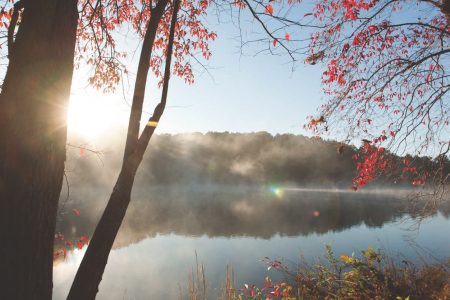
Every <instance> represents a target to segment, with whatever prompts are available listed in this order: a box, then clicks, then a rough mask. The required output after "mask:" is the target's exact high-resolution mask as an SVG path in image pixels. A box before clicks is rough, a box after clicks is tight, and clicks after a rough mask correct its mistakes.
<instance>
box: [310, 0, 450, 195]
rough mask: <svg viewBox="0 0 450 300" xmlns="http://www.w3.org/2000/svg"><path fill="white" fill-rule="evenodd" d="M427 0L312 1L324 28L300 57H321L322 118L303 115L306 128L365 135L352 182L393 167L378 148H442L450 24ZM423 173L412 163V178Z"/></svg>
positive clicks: (418, 179) (435, 151)
mask: <svg viewBox="0 0 450 300" xmlns="http://www.w3.org/2000/svg"><path fill="white" fill-rule="evenodd" d="M433 3H434V2H430V1H420V0H415V1H408V2H406V1H395V0H394V1H387V0H332V1H316V5H315V7H314V10H313V15H314V17H315V18H316V25H321V26H322V28H323V29H322V30H319V31H315V32H314V33H313V34H312V37H311V42H310V54H309V55H310V56H309V58H308V59H307V60H306V62H307V63H311V64H314V63H315V62H316V61H317V60H321V61H323V62H324V63H325V68H326V70H325V71H324V73H323V84H324V89H325V93H326V95H328V96H329V101H328V102H327V103H326V104H325V105H323V106H322V107H321V110H320V116H321V117H320V118H321V119H322V120H323V122H318V120H319V119H318V118H313V117H310V121H309V124H308V125H307V127H308V128H309V129H311V130H313V131H314V133H315V134H323V133H326V132H328V131H329V130H331V131H333V132H336V131H339V130H341V132H343V134H344V139H345V140H347V141H351V140H352V139H360V138H364V139H367V140H369V141H370V145H369V144H368V143H365V145H364V149H363V153H361V155H360V156H359V157H358V159H357V171H358V174H357V176H356V178H355V182H354V184H355V188H357V187H362V186H364V185H365V184H366V183H367V182H369V181H371V180H373V179H374V178H375V177H376V176H378V175H380V174H383V173H387V172H390V171H391V172H392V171H393V170H392V168H393V167H394V164H392V162H390V161H389V159H387V156H386V155H385V149H387V150H389V151H390V152H392V153H393V154H404V153H405V152H406V153H409V154H412V155H418V154H427V155H432V156H436V155H439V154H441V153H444V152H445V151H447V149H448V147H449V141H448V137H446V136H445V134H443V133H444V132H445V131H446V130H448V123H449V112H450V109H449V107H448V94H447V92H448V91H449V86H450V80H449V78H450V75H449V74H447V73H446V71H447V69H448V66H449V64H448V61H449V59H450V50H449V46H450V30H449V29H450V26H449V19H448V17H447V15H446V13H444V11H442V10H441V7H440V6H438V5H435V4H433ZM418 8H421V9H424V10H425V9H426V10H427V11H428V12H429V13H427V15H426V16H424V15H423V14H419V13H418V11H419V10H418ZM342 129H343V130H342ZM405 167H407V166H406V165H405ZM395 168H398V165H397V164H395ZM408 171H409V172H411V171H412V170H411V169H409V170H408ZM399 175H401V174H399ZM427 175H428V174H425V173H424V172H419V171H418V170H414V178H415V179H413V180H412V181H411V183H412V185H414V186H420V185H423V184H424V183H425V179H426V176H427Z"/></svg>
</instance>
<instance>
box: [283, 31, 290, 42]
mask: <svg viewBox="0 0 450 300" xmlns="http://www.w3.org/2000/svg"><path fill="white" fill-rule="evenodd" d="M284 37H285V38H286V41H290V40H291V36H290V35H289V33H287V32H286V34H285V35H284Z"/></svg>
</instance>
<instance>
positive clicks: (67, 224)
mask: <svg viewBox="0 0 450 300" xmlns="http://www.w3.org/2000/svg"><path fill="white" fill-rule="evenodd" d="M88 199H89V198H88ZM70 204H71V205H77V207H78V208H79V209H80V211H81V212H82V213H81V215H80V216H79V217H76V216H72V215H70V214H68V215H66V216H65V217H64V218H62V222H60V224H59V226H58V227H59V228H60V230H61V231H62V232H64V233H65V234H66V235H71V234H73V235H74V236H76V235H77V234H78V235H80V234H87V235H89V234H90V233H91V231H92V228H94V224H95V222H96V221H97V218H98V217H99V213H100V211H101V208H99V205H98V204H96V203H95V202H92V201H85V202H81V203H79V205H78V204H77V203H73V204H72V203H70ZM406 205H407V203H406V201H404V200H401V198H395V197H392V196H386V195H381V194H380V195H370V194H361V193H325V192H322V193H312V192H289V191H286V192H285V193H284V195H283V197H281V198H278V197H276V196H275V195H273V194H272V193H270V192H269V191H267V190H265V189H256V188H253V189H252V188H242V189H239V188H236V187H228V188H227V187H221V188H211V187H210V188H201V187H197V188H193V187H190V188H188V187H186V188H175V187H170V186H169V187H160V188H152V189H147V190H138V191H136V192H135V193H134V200H133V201H132V202H131V206H130V208H129V210H128V212H127V215H126V217H125V221H124V223H123V225H122V228H121V230H120V232H119V235H118V237H117V239H116V247H121V246H125V245H128V244H130V243H133V242H137V241H139V240H142V239H144V238H146V237H148V236H155V235H156V234H158V233H159V234H168V233H175V234H178V235H187V236H200V235H207V236H211V237H217V236H225V237H232V236H249V237H259V238H270V237H272V236H274V235H276V234H279V235H281V236H298V235H308V234H312V233H316V234H323V233H326V232H330V231H342V230H345V229H348V228H350V227H353V226H357V225H360V224H365V225H367V226H369V227H381V226H382V225H383V224H385V223H386V222H391V221H394V220H396V219H398V218H400V217H401V216H404V215H405V214H406V213H405V209H406ZM100 206H101V205H100ZM68 209H69V211H70V206H69V207H68ZM442 213H443V215H444V216H446V217H449V215H450V209H448V207H447V208H443V210H442ZM73 229H76V230H75V231H74V230H73Z"/></svg>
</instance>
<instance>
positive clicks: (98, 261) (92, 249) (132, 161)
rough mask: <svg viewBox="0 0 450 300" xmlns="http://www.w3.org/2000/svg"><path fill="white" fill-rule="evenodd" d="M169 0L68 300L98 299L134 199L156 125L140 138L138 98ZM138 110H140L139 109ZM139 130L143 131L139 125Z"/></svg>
mask: <svg viewBox="0 0 450 300" xmlns="http://www.w3.org/2000/svg"><path fill="white" fill-rule="evenodd" d="M167 2H168V1H167V0H160V1H159V2H158V4H157V5H156V7H155V8H154V9H153V10H152V17H151V18H152V19H153V23H152V20H150V22H149V25H148V28H147V32H146V35H145V38H144V43H143V48H142V51H141V59H140V63H139V67H138V70H141V72H139V71H138V75H137V79H136V85H135V91H134V97H133V104H132V111H131V114H130V124H129V128H128V136H127V143H126V146H125V155H124V160H123V164H122V170H121V172H120V174H119V177H118V179H117V182H116V185H115V186H114V189H113V192H112V194H111V196H110V199H109V201H108V204H107V206H106V209H105V211H104V212H103V215H102V217H101V219H100V221H99V223H98V225H97V227H96V229H95V231H94V235H93V236H92V239H91V242H90V243H89V246H88V249H87V251H86V254H85V255H84V257H83V260H82V262H81V265H80V267H79V269H78V271H77V274H76V276H75V280H74V282H73V284H72V287H71V289H70V292H69V295H68V297H67V299H68V300H77V299H86V300H90V299H95V296H96V295H97V292H98V286H99V284H100V282H101V280H102V276H103V272H104V270H105V267H106V264H107V262H108V256H109V253H110V251H111V249H112V246H113V243H114V240H115V238H116V235H117V233H118V231H119V228H120V225H121V224H122V221H123V218H124V217H125V213H126V211H127V208H128V205H129V203H130V200H131V198H130V196H131V191H132V188H133V183H134V178H135V176H136V171H137V169H138V167H139V165H140V163H141V161H142V158H143V155H144V153H145V150H146V148H147V145H148V143H149V141H150V138H151V136H152V134H153V132H154V130H155V127H156V126H153V125H151V126H146V127H145V129H144V131H143V133H142V134H141V137H140V138H139V139H138V136H137V135H136V134H135V130H136V124H139V120H140V118H141V114H142V103H136V102H141V101H142V102H143V100H144V93H145V81H146V80H144V78H145V79H146V78H147V73H148V69H149V64H148V61H149V59H150V54H151V49H152V47H153V42H154V39H155V36H156V30H157V27H158V24H159V21H160V20H161V16H162V13H163V11H164V10H165V7H166V5H167ZM173 5H174V8H173V15H172V21H171V26H170V33H169V41H168V48H167V58H166V66H165V73H164V85H163V91H162V96H161V101H160V103H159V104H158V105H157V106H156V108H155V111H154V113H153V116H152V118H151V119H150V120H151V121H153V122H156V123H157V122H158V121H159V119H160V117H161V116H162V113H163V112H164V108H165V104H166V99H167V91H168V84H169V78H170V65H171V57H172V49H173V40H174V35H175V25H176V20H177V14H178V9H179V5H180V1H179V0H175V1H174V4H173ZM143 58H144V59H143ZM138 111H139V113H137V112H138ZM149 123H150V122H149ZM150 124H154V123H150ZM137 130H138V131H139V125H138V127H137ZM130 133H131V134H130Z"/></svg>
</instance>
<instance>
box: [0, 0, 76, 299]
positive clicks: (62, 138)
mask: <svg viewBox="0 0 450 300" xmlns="http://www.w3.org/2000/svg"><path fill="white" fill-rule="evenodd" d="M17 6H18V5H16V7H17ZM21 7H22V8H23V14H22V19H21V23H20V25H19V27H18V32H17V35H16V39H15V40H14V43H13V44H12V45H10V47H9V49H10V53H9V65H8V69H7V73H6V75H5V80H4V84H3V87H2V91H1V94H0V237H1V241H2V245H1V246H0V270H1V275H0V276H1V278H0V293H1V294H0V295H1V296H0V297H1V298H2V299H51V297H52V268H53V241H54V234H55V223H56V211H57V207H58V198H59V194H60V191H61V186H62V180H63V176H64V162H65V158H66V131H67V130H66V115H67V104H68V98H69V93H70V86H71V82H72V73H73V60H74V49H75V41H76V28H77V21H78V12H77V0H22V1H21Z"/></svg>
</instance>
